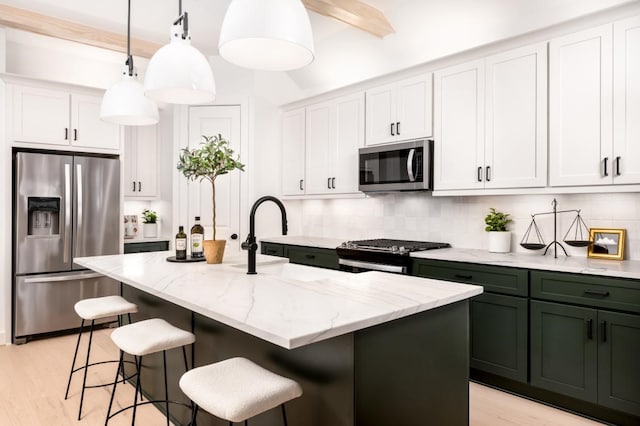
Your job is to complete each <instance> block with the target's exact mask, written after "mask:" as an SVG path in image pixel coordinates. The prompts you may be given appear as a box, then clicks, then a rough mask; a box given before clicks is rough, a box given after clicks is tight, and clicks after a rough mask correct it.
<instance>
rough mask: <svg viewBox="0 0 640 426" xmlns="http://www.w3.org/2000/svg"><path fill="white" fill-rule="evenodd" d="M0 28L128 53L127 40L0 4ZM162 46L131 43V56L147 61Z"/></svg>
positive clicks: (123, 37) (141, 41)
mask: <svg viewBox="0 0 640 426" xmlns="http://www.w3.org/2000/svg"><path fill="white" fill-rule="evenodd" d="M0 25H3V26H5V27H11V28H16V29H19V30H24V31H29V32H32V33H38V34H43V35H46V36H50V37H55V38H61V39H64V40H70V41H75V42H78V43H82V44H88V45H90V46H96V47H101V48H103V49H109V50H115V51H116V52H122V53H127V36H126V35H123V34H116V33H112V32H110V31H104V30H99V29H96V28H92V27H88V26H86V25H82V24H78V23H75V22H71V21H64V20H62V19H58V18H53V17H51V16H46V15H42V14H39V13H35V12H31V11H28V10H24V9H18V8H15V7H11V6H7V5H4V4H0ZM160 47H161V45H159V44H156V43H152V42H149V41H145V40H139V39H134V38H132V39H131V54H132V55H136V56H140V57H143V58H150V57H151V56H153V54H154V53H155V52H156V51H157V50H158V49H159V48H160Z"/></svg>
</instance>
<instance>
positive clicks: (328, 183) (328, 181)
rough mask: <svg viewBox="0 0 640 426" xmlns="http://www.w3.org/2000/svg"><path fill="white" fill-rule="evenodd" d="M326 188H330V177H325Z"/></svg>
mask: <svg viewBox="0 0 640 426" xmlns="http://www.w3.org/2000/svg"><path fill="white" fill-rule="evenodd" d="M327 189H331V178H330V177H328V178H327Z"/></svg>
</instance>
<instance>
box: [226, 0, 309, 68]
mask: <svg viewBox="0 0 640 426" xmlns="http://www.w3.org/2000/svg"><path fill="white" fill-rule="evenodd" d="M218 50H219V52H220V55H221V56H222V57H223V58H224V59H226V60H227V61H229V62H231V63H232V64H235V65H239V66H241V67H245V68H251V69H257V70H265V71H287V70H293V69H297V68H302V67H304V66H306V65H308V64H310V63H311V62H312V61H313V57H314V53H313V35H312V33H311V23H310V22H309V15H308V14H307V10H306V9H305V7H304V5H303V4H302V2H301V1H300V0H259V1H255V0H233V1H232V2H231V4H230V5H229V8H228V9H227V13H226V15H225V17H224V21H223V22H222V29H221V31H220V42H219V44H218Z"/></svg>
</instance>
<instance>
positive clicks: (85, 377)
mask: <svg viewBox="0 0 640 426" xmlns="http://www.w3.org/2000/svg"><path fill="white" fill-rule="evenodd" d="M93 324H95V320H91V327H90V328H89V346H87V360H86V361H85V364H84V377H83V378H82V393H81V394H80V408H79V409H78V420H80V418H81V417H82V403H83V402H84V389H85V387H86V386H87V371H88V370H89V355H90V354H91V340H92V339H93Z"/></svg>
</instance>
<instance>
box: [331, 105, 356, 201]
mask: <svg viewBox="0 0 640 426" xmlns="http://www.w3.org/2000/svg"><path fill="white" fill-rule="evenodd" d="M333 105H334V114H333V117H334V121H335V123H334V125H333V129H334V134H335V139H334V143H333V149H332V153H331V154H330V155H329V158H330V159H332V160H331V166H332V173H331V179H332V180H331V188H332V192H333V193H341V194H347V193H355V192H358V183H359V182H358V179H359V172H358V170H359V164H358V148H361V147H363V146H364V108H365V106H364V94H363V93H357V94H355V95H350V96H345V97H342V98H340V99H336V100H335V101H333Z"/></svg>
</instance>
